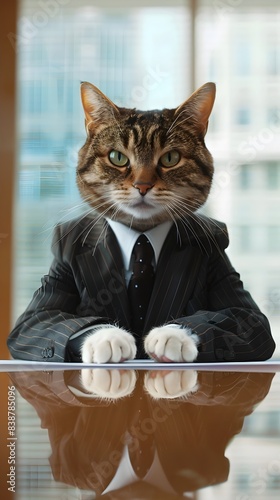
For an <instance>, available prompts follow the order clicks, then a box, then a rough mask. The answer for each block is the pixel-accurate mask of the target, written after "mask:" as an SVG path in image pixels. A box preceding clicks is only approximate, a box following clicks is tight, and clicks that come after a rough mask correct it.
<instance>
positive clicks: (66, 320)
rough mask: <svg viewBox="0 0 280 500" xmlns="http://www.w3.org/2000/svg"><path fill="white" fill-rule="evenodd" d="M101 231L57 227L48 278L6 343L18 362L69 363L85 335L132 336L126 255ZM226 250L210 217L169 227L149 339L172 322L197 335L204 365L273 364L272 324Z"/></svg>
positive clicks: (88, 223) (78, 224) (77, 224)
mask: <svg viewBox="0 0 280 500" xmlns="http://www.w3.org/2000/svg"><path fill="white" fill-rule="evenodd" d="M103 224H104V222H102V224H101V223H99V224H95V225H94V222H93V221H92V220H90V219H89V218H88V217H86V218H83V219H81V220H79V221H77V220H76V221H71V222H68V223H65V224H63V225H60V226H58V227H57V228H56V230H55V234H54V239H53V253H54V261H53V263H52V265H51V268H50V271H49V274H48V275H47V276H45V277H44V278H43V279H42V287H41V288H40V289H39V290H37V292H36V293H35V294H34V297H33V300H32V301H31V303H30V304H29V306H28V307H27V309H26V311H25V312H24V314H23V315H21V317H20V318H19V319H18V321H17V323H16V326H15V328H14V329H13V331H12V332H11V333H10V336H9V338H8V347H9V349H10V352H11V355H12V356H13V357H14V358H18V359H27V360H35V361H36V360H37V361H42V359H44V360H46V361H70V360H71V352H70V350H69V342H68V341H69V338H70V337H71V335H73V334H74V333H76V332H78V331H80V330H81V329H83V328H85V327H88V326H91V325H96V324H100V323H110V322H114V323H118V325H119V326H121V327H124V328H125V329H127V330H130V325H131V315H130V310H129V303H128V296H127V289H126V284H125V279H124V269H123V262H122V257H121V252H120V248H119V246H118V243H117V240H116V238H115V235H114V233H113V231H112V230H111V229H110V227H108V228H107V230H106V231H104V227H103ZM202 226H203V227H202ZM89 228H92V230H91V231H90V232H89V233H88V231H89ZM87 233H88V234H87ZM227 245H228V236H227V230H226V227H225V225H224V224H222V223H220V222H217V221H213V220H211V219H207V218H205V217H204V218H203V219H202V223H201V217H200V218H199V217H194V218H193V219H192V220H188V221H187V224H183V223H182V222H180V223H178V227H177V228H176V227H175V225H174V226H173V227H172V228H171V230H170V232H169V234H168V236H167V238H166V240H165V242H164V245H163V248H162V251H161V255H160V257H159V261H158V265H157V269H156V278H155V284H154V288H153V292H152V296H151V300H150V305H149V309H148V312H147V316H146V321H145V328H144V332H145V333H148V332H149V330H150V329H151V328H152V327H154V326H159V325H162V324H164V323H167V322H172V323H174V322H176V323H179V324H181V325H184V326H187V327H189V328H191V329H192V330H193V331H194V332H195V333H197V335H198V336H199V338H200V341H201V345H200V348H199V354H198V358H197V361H198V362H215V361H254V360H265V359H268V358H270V357H271V355H272V353H273V351H274V348H275V344H274V341H273V339H272V337H271V332H270V327H269V324H268V321H267V319H266V318H265V316H264V315H263V314H262V313H261V312H260V310H259V308H258V307H257V305H256V304H255V302H254V301H253V299H252V298H251V296H250V294H249V293H248V292H247V291H245V290H244V288H243V285H242V282H241V281H240V279H239V275H238V274H237V273H236V272H235V270H234V269H233V267H232V266H231V264H230V262H229V260H228V258H227V256H226V254H225V253H224V249H225V248H226V247H227ZM137 341H138V346H139V352H141V344H142V341H141V339H137ZM72 359H74V360H79V358H76V357H75V356H74V357H72Z"/></svg>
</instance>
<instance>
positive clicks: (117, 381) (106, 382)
mask: <svg viewBox="0 0 280 500" xmlns="http://www.w3.org/2000/svg"><path fill="white" fill-rule="evenodd" d="M81 382H82V385H83V387H84V389H85V390H86V391H87V392H89V393H91V394H92V395H93V397H99V398H104V399H119V398H124V397H125V396H129V395H130V394H131V393H132V392H133V390H134V387H135V384H136V373H135V371H134V370H106V369H104V368H94V369H93V370H92V369H90V368H88V369H87V368H83V369H82V370H81Z"/></svg>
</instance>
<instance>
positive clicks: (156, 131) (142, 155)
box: [77, 82, 215, 231]
mask: <svg viewBox="0 0 280 500" xmlns="http://www.w3.org/2000/svg"><path fill="white" fill-rule="evenodd" d="M81 96H82V103H83V107H84V111H85V117H86V130H87V140H86V143H85V144H84V146H83V147H82V148H81V150H80V153H79V163H78V168H77V182H78V187H79V190H80V193H81V195H82V196H83V198H84V199H85V200H86V201H87V202H88V203H89V204H90V205H91V206H92V207H93V208H94V209H95V211H97V212H98V213H99V215H102V216H104V217H109V218H111V219H115V220H117V221H119V222H122V223H123V224H126V225H128V226H132V227H134V228H135V229H138V230H140V231H145V230H147V229H149V228H151V227H153V226H156V225H158V224H160V223H162V222H164V221H166V220H178V219H181V218H186V217H188V216H190V215H191V214H192V213H193V212H194V211H195V210H197V209H198V208H199V207H201V205H203V203H204V202H205V201H206V199H207V196H208V193H209V190H210V186H211V181H212V176H213V160H212V156H211V154H210V153H209V151H208V149H207V148H206V146H205V144H204V136H205V134H206V131H207V125H208V118H209V115H210V113H211V110H212V107H213V104H214V99H215V84H214V83H206V84H205V85H203V86H202V87H200V88H199V89H198V90H197V91H196V92H195V93H193V94H192V95H191V97H190V98H189V99H188V100H187V101H185V102H184V103H183V104H181V106H179V107H178V108H176V109H163V110H162V111H158V110H154V111H138V110H136V109H127V108H120V107H118V106H116V105H115V104H114V103H113V102H112V101H110V100H109V99H108V98H107V97H106V96H105V95H104V94H102V92H100V90H98V89H97V88H96V87H95V86H94V85H91V84H90V83H87V82H83V83H82V86H81Z"/></svg>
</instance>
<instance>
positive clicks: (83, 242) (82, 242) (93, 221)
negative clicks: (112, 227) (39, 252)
mask: <svg viewBox="0 0 280 500" xmlns="http://www.w3.org/2000/svg"><path fill="white" fill-rule="evenodd" d="M103 225H104V220H103V219H102V220H101V221H100V220H99V218H97V217H94V216H86V217H84V216H81V217H78V218H75V219H71V220H70V221H67V222H63V223H59V224H57V225H56V226H55V228H54V233H53V241H52V247H53V248H55V247H57V246H62V247H66V246H68V247H72V248H73V247H74V246H75V247H76V248H77V247H80V246H92V245H93V244H94V243H95V242H96V241H97V239H98V237H99V236H100V233H101V230H102V227H103Z"/></svg>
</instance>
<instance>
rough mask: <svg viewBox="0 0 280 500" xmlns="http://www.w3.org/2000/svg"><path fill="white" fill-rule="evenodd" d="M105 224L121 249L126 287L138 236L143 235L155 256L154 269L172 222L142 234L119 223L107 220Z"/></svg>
mask: <svg viewBox="0 0 280 500" xmlns="http://www.w3.org/2000/svg"><path fill="white" fill-rule="evenodd" d="M107 222H108V224H109V226H110V227H111V229H112V230H113V231H114V234H115V236H116V238H117V240H118V244H119V246H120V249H121V253H122V258H123V263H124V269H125V278H126V284H127V285H128V283H129V279H130V276H131V254H132V250H133V247H134V245H135V243H136V240H137V239H138V237H139V236H140V234H145V235H146V236H147V238H148V239H149V241H150V243H151V245H152V247H153V249H154V254H155V261H154V267H155V268H156V265H157V262H158V258H159V255H160V252H161V249H162V246H163V243H164V241H165V239H166V236H167V234H168V233H169V230H170V228H171V226H172V221H166V222H163V223H162V224H160V225H159V226H156V227H154V228H152V229H149V230H148V231H145V232H144V233H141V232H139V231H136V230H135V229H132V228H130V227H128V226H125V225H124V224H122V223H121V222H117V221H114V220H111V219H107Z"/></svg>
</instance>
